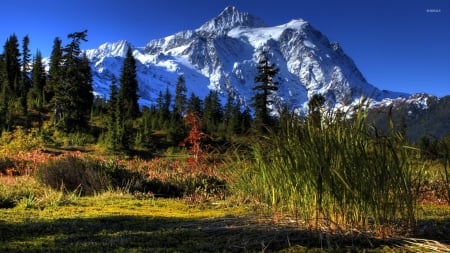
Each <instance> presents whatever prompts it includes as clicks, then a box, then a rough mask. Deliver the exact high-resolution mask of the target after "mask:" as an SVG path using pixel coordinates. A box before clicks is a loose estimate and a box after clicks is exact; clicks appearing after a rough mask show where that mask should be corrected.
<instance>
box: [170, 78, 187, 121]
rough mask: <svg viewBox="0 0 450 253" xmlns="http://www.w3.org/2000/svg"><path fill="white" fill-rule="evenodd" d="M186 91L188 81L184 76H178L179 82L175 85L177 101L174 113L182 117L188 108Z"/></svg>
mask: <svg viewBox="0 0 450 253" xmlns="http://www.w3.org/2000/svg"><path fill="white" fill-rule="evenodd" d="M186 92H187V88H186V81H185V80H184V76H183V75H181V76H179V77H178V80H177V84H176V86H175V103H174V106H173V111H174V113H175V114H178V115H179V116H180V117H181V116H183V114H184V111H185V109H186V102H187V98H186Z"/></svg>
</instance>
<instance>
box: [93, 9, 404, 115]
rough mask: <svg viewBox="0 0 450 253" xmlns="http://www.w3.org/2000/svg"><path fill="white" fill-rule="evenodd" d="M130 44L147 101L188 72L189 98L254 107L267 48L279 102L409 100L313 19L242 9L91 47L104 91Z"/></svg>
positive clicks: (98, 88) (97, 85)
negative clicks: (372, 77) (361, 66)
mask: <svg viewBox="0 0 450 253" xmlns="http://www.w3.org/2000/svg"><path fill="white" fill-rule="evenodd" d="M128 47H131V48H132V50H133V55H134V57H135V58H136V60H137V74H138V75H137V76H138V81H139V96H140V103H141V104H152V103H154V102H155V101H156V100H155V98H156V97H157V96H158V94H159V92H160V91H163V92H164V91H165V90H166V88H168V89H169V90H171V91H172V92H173V91H174V87H175V84H176V81H177V78H178V76H180V75H184V77H185V80H186V85H187V88H188V95H189V94H190V93H191V92H194V93H195V94H196V95H197V96H199V97H201V98H202V97H204V96H206V95H207V94H208V93H209V91H210V90H217V91H219V92H220V93H221V94H223V95H224V96H226V94H227V92H233V94H234V95H235V96H236V97H237V98H239V99H240V100H241V101H242V102H244V103H246V104H249V103H250V100H251V97H252V96H253V94H254V91H253V90H252V88H253V87H254V85H255V83H254V77H255V75H256V74H257V65H258V62H259V59H260V56H261V52H262V51H266V52H267V53H268V55H269V60H270V62H271V63H274V64H276V66H277V67H278V68H279V69H280V71H279V73H278V75H277V76H276V78H278V80H277V81H279V83H280V86H279V90H278V91H277V93H276V94H275V97H276V98H275V100H276V101H279V103H284V104H287V105H288V106H289V107H290V108H291V109H300V110H301V111H303V112H304V111H306V105H307V101H308V99H309V98H310V97H311V96H312V95H314V94H322V95H324V96H325V97H326V99H327V101H328V104H329V106H331V107H334V106H345V105H350V104H352V103H356V102H357V101H359V99H360V98H361V97H363V96H371V97H372V99H373V100H374V101H375V103H380V101H383V103H384V102H386V101H390V102H392V101H394V100H396V99H397V98H399V99H403V100H405V99H407V98H408V97H409V95H408V94H405V93H399V92H392V91H386V90H383V91H381V90H379V89H377V88H376V87H375V86H373V85H371V84H369V83H368V82H367V81H366V79H365V78H364V76H363V75H362V73H361V72H360V71H359V70H358V68H357V67H356V65H355V63H354V62H353V61H352V59H351V58H350V57H349V56H347V55H346V54H345V53H344V51H343V50H342V48H341V47H340V46H339V44H338V43H336V42H330V41H329V40H328V39H327V37H326V36H325V35H323V34H322V33H321V32H320V31H318V30H317V29H315V28H314V27H313V26H311V25H310V24H309V23H308V22H307V21H304V20H302V19H296V20H292V21H290V22H288V23H286V24H282V25H279V26H274V27H269V26H267V25H266V24H265V23H264V21H263V20H261V19H259V18H257V17H254V16H252V15H250V14H248V13H245V12H241V11H239V10H237V9H236V8H235V7H227V8H225V10H224V11H222V13H220V14H219V16H217V17H216V18H213V19H211V20H209V21H207V22H206V23H205V24H203V25H202V26H201V27H199V28H198V29H193V30H187V31H181V32H178V33H176V34H174V35H171V36H167V37H165V38H161V39H156V40H152V41H150V42H149V43H148V44H147V45H145V46H143V47H135V46H133V45H130V44H129V43H128V42H126V41H119V42H115V43H105V44H103V45H101V46H100V47H99V48H97V49H91V50H87V51H86V54H87V56H88V58H89V59H90V61H91V63H92V70H93V76H94V90H95V92H96V93H97V94H99V95H101V96H104V97H107V96H108V94H109V86H110V84H111V81H112V77H113V76H115V77H116V78H117V79H118V78H119V77H120V70H121V67H122V63H123V59H124V56H125V53H126V50H127V48H128ZM224 102H225V101H224Z"/></svg>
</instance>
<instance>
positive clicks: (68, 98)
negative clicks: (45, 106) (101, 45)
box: [54, 30, 94, 132]
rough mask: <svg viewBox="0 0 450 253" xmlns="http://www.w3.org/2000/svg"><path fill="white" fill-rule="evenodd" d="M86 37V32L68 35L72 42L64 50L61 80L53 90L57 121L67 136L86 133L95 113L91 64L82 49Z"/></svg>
mask: <svg viewBox="0 0 450 253" xmlns="http://www.w3.org/2000/svg"><path fill="white" fill-rule="evenodd" d="M86 36H87V30H85V31H83V32H76V33H72V34H69V35H68V38H69V39H71V42H70V43H69V44H68V45H67V46H66V47H64V48H63V57H62V60H63V61H62V62H63V65H62V66H63V68H62V79H61V80H60V82H59V83H56V86H55V87H54V88H55V95H54V101H55V120H56V123H57V126H58V127H59V128H60V129H62V130H64V131H66V132H73V131H76V130H82V129H86V128H87V127H88V120H89V116H90V112H91V109H92V104H93V98H94V96H93V92H92V90H93V89H92V75H91V70H90V66H89V61H88V59H87V57H86V56H85V55H81V49H80V42H81V41H87V40H86Z"/></svg>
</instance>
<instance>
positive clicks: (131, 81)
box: [119, 47, 139, 120]
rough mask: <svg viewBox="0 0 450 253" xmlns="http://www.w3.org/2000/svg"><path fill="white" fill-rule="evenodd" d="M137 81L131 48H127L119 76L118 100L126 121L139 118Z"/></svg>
mask: <svg viewBox="0 0 450 253" xmlns="http://www.w3.org/2000/svg"><path fill="white" fill-rule="evenodd" d="M137 92H138V81H137V79H136V60H135V59H134V57H133V52H132V51H131V47H128V50H127V53H126V56H125V60H124V63H123V67H122V71H121V76H120V91H119V100H120V104H121V108H122V113H123V116H124V118H125V119H126V120H128V119H135V118H136V117H137V116H139V105H138V95H137Z"/></svg>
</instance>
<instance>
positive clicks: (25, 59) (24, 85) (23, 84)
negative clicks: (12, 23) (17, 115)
mask: <svg viewBox="0 0 450 253" xmlns="http://www.w3.org/2000/svg"><path fill="white" fill-rule="evenodd" d="M29 44H30V38H29V37H28V36H25V37H24V38H23V40H22V68H21V78H20V84H19V89H18V91H17V94H18V96H19V100H20V107H21V109H22V114H23V115H27V107H28V105H27V94H28V91H29V90H30V88H31V79H30V57H31V56H30V50H29V48H28V47H29Z"/></svg>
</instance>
